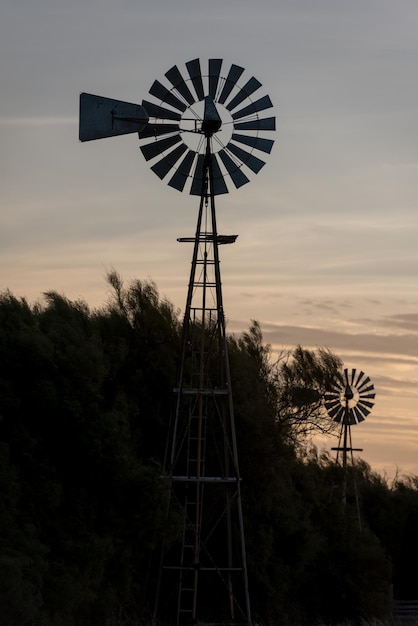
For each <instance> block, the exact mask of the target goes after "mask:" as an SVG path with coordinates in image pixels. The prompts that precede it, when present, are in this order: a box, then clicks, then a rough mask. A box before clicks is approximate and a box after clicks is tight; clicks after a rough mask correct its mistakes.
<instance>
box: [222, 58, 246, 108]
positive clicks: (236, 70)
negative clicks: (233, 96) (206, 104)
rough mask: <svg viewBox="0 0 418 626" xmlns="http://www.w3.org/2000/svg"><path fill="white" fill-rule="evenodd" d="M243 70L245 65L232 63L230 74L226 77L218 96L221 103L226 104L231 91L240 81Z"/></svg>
mask: <svg viewBox="0 0 418 626" xmlns="http://www.w3.org/2000/svg"><path fill="white" fill-rule="evenodd" d="M243 71H244V68H243V67H240V66H239V65H234V64H232V65H231V67H230V69H229V72H228V76H227V77H226V79H225V84H224V86H223V88H222V91H221V93H220V96H219V98H218V102H219V103H220V104H225V101H226V99H227V98H228V96H229V95H230V93H231V91H232V90H233V88H234V87H235V85H236V84H237V82H238V81H239V79H240V76H241V74H242V73H243Z"/></svg>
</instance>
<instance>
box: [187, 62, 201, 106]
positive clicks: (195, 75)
mask: <svg viewBox="0 0 418 626" xmlns="http://www.w3.org/2000/svg"><path fill="white" fill-rule="evenodd" d="M186 67H187V70H188V72H189V76H190V78H191V79H192V83H193V87H194V88H195V91H196V95H197V99H198V100H203V98H204V97H205V93H204V91H203V81H202V72H201V70H200V61H199V59H193V61H189V62H188V63H186Z"/></svg>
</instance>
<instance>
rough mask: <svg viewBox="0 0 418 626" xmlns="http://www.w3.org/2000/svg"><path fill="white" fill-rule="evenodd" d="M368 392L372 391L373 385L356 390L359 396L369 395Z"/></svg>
mask: <svg viewBox="0 0 418 626" xmlns="http://www.w3.org/2000/svg"><path fill="white" fill-rule="evenodd" d="M369 391H374V385H373V384H372V385H369V386H368V387H366V389H361V390H358V392H359V394H360V395H361V396H362V395H363V394H364V393H369Z"/></svg>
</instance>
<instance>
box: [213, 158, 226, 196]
mask: <svg viewBox="0 0 418 626" xmlns="http://www.w3.org/2000/svg"><path fill="white" fill-rule="evenodd" d="M211 166H212V190H213V193H214V194H215V196H219V195H221V194H224V193H228V187H227V186H226V183H225V179H224V177H223V174H222V172H221V168H220V167H219V163H218V160H217V158H216V155H215V154H212V155H211Z"/></svg>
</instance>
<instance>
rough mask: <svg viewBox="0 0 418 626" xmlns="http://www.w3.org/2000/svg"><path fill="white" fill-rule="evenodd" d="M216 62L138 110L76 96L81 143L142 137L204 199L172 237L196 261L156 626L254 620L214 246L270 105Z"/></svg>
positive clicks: (163, 86)
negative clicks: (192, 226) (176, 523)
mask: <svg viewBox="0 0 418 626" xmlns="http://www.w3.org/2000/svg"><path fill="white" fill-rule="evenodd" d="M222 66H223V61H222V59H209V60H208V63H207V66H206V68H204V69H203V71H202V66H201V63H200V60H199V59H194V60H192V61H189V62H187V63H186V64H185V68H183V69H182V70H180V69H179V68H178V66H176V65H175V66H173V67H172V68H171V69H169V70H168V71H167V72H166V73H165V78H164V82H161V81H158V80H155V81H154V83H153V84H152V86H151V88H150V90H149V94H150V96H151V98H150V99H149V100H143V101H142V105H133V104H129V103H124V102H120V101H114V100H110V99H104V98H99V97H98V96H92V95H89V94H81V97H80V139H81V140H82V141H87V140H91V139H95V138H101V137H105V136H113V135H116V134H125V133H129V132H138V133H139V138H140V148H141V151H142V153H143V156H144V158H145V159H146V161H147V162H149V164H150V166H151V170H152V171H153V172H154V173H155V174H156V175H157V176H158V177H159V178H160V179H161V180H166V181H167V184H168V185H169V186H171V187H173V188H174V189H176V190H178V191H181V192H184V191H186V192H189V194H191V195H195V196H198V197H199V204H198V215H197V223H196V230H195V234H194V236H189V237H181V238H179V239H178V241H180V242H186V243H187V242H188V243H191V244H192V245H193V253H192V263H191V271H190V278H189V284H188V291H187V298H186V306H185V313H184V318H183V329H182V342H181V355H180V365H179V375H178V384H177V386H176V388H175V390H174V392H175V412H174V419H173V420H172V426H171V428H170V433H169V442H170V443H169V454H168V459H167V463H166V468H165V471H166V476H167V479H168V483H169V485H170V489H169V491H170V504H169V507H170V510H175V511H176V512H177V514H179V512H181V516H182V521H181V540H180V541H179V542H178V545H175V546H172V545H170V546H168V547H167V548H166V550H165V551H164V553H163V556H162V560H161V568H160V579H159V583H158V590H157V599H156V604H155V612H154V620H155V621H159V622H165V623H171V624H176V626H182V625H183V624H193V623H197V622H199V623H202V622H206V623H211V624H225V623H232V622H233V623H234V624H239V623H242V624H246V625H249V624H251V622H252V619H251V608H250V597H249V590H248V576H247V565H246V549H245V539H244V523H243V511H242V501H241V475H240V470H239V463H238V449H237V440H236V430H235V418H234V407H233V397H232V388H231V373H230V366H229V358H228V349H227V336H226V328H225V315H224V307H223V298H222V284H221V273H220V246H222V245H225V244H232V243H234V242H235V240H236V238H237V235H221V234H219V232H218V226H217V216H216V211H215V198H216V197H217V196H218V195H221V194H226V193H228V191H229V188H231V187H232V188H240V187H242V186H243V185H245V184H246V183H248V182H249V180H250V178H249V176H251V174H256V173H258V172H259V171H260V170H261V168H262V167H263V166H264V164H265V161H264V160H263V158H261V157H262V156H263V155H264V154H269V153H270V151H271V149H272V146H273V141H272V140H271V139H269V138H268V137H266V136H265V135H266V134H267V135H268V134H269V133H270V132H271V131H274V130H275V118H274V117H272V116H268V115H264V112H265V111H267V110H268V109H270V108H271V107H272V102H271V100H270V98H269V97H268V96H267V95H260V96H259V95H258V94H259V93H260V88H261V87H262V85H261V83H260V82H259V81H258V80H257V79H256V78H254V77H249V78H248V79H246V78H245V70H244V68H242V67H240V66H238V65H234V64H232V65H230V66H229V67H228V66H227V67H226V72H225V73H224V72H223V70H222ZM96 99H97V100H96ZM95 112H98V114H99V118H100V119H99V121H98V122H97V123H96V122H95V123H96V127H95V129H94V130H93V132H91V130H90V127H91V120H92V118H93V117H95ZM86 126H87V128H86ZM106 133H108V134H106Z"/></svg>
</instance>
